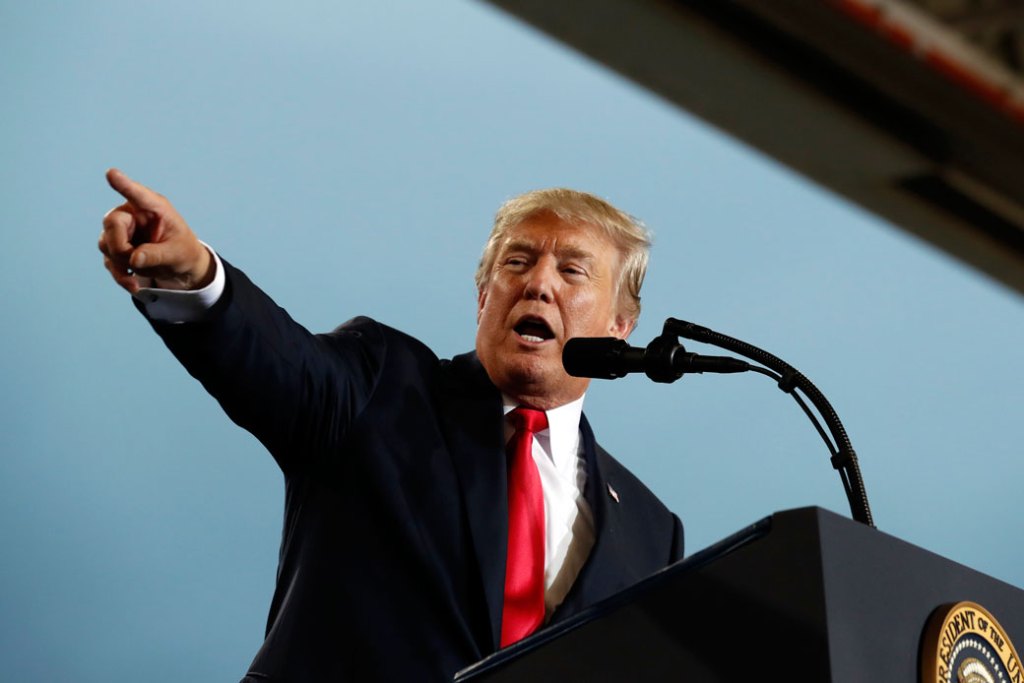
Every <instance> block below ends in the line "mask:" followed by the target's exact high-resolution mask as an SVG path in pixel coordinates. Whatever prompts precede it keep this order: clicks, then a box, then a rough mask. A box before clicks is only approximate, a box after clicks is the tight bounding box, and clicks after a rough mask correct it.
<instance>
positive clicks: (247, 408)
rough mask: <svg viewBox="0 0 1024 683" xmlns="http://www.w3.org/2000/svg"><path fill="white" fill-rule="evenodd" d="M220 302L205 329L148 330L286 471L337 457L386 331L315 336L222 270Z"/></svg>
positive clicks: (354, 328)
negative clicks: (222, 288)
mask: <svg viewBox="0 0 1024 683" xmlns="http://www.w3.org/2000/svg"><path fill="white" fill-rule="evenodd" d="M222 262H223V265H224V269H225V275H226V277H227V281H226V287H225V291H224V294H223V296H222V297H221V298H220V300H219V301H218V302H217V304H216V305H215V306H214V307H213V308H212V309H211V310H210V312H209V314H208V315H207V316H206V317H205V318H204V319H203V320H202V321H199V322H193V323H184V324H168V323H161V322H157V321H150V322H151V324H152V325H153V328H154V329H155V330H156V332H157V333H158V334H159V335H160V337H161V338H162V339H163V341H164V343H165V344H166V345H167V347H168V348H169V349H170V350H171V352H172V353H173V354H174V356H175V357H176V358H177V359H178V360H179V361H180V362H181V363H182V364H183V365H184V366H185V368H186V369H187V370H188V372H189V373H190V374H191V375H192V376H193V377H195V378H196V379H198V380H199V381H200V382H201V383H202V385H203V386H204V387H205V388H206V390H207V391H208V392H209V393H210V394H211V395H212V396H213V397H214V398H215V399H217V401H218V402H219V403H220V404H221V406H222V407H223V408H224V410H225V412H226V413H227V414H228V416H229V417H230V418H231V419H232V420H233V421H234V422H235V423H237V424H238V425H240V426H241V427H243V428H245V429H247V430H248V431H249V432H251V433H252V434H253V435H254V436H256V438H258V439H259V440H260V441H261V442H262V443H263V444H264V446H266V447H267V449H268V450H269V451H270V452H271V454H273V456H274V458H275V459H276V460H277V461H278V464H279V465H280V466H281V468H282V469H284V470H285V471H286V472H287V471H288V470H289V469H290V468H293V467H297V466H300V465H301V464H302V463H303V462H304V461H306V460H307V459H310V458H323V457H330V455H331V454H333V453H337V451H338V449H337V446H338V444H339V443H340V441H341V440H342V439H343V438H344V436H345V433H346V430H347V428H348V426H349V425H350V424H351V423H352V421H353V420H354V419H355V418H356V417H357V416H358V415H359V413H360V411H361V410H362V409H363V407H364V406H365V405H366V403H367V402H368V401H369V399H370V397H371V396H372V394H373V391H374V389H375V387H376V383H377V379H378V377H379V371H380V369H381V367H382V364H383V362H384V358H385V356H386V354H387V344H386V341H385V335H384V333H383V330H382V329H381V326H380V325H379V324H377V323H375V322H374V321H372V320H369V319H367V318H357V319H354V320H352V321H349V322H348V323H346V324H345V325H342V326H341V327H339V328H337V329H336V330H334V331H333V332H331V333H329V334H323V335H317V334H312V333H310V332H309V331H307V330H306V329H305V328H304V327H303V326H301V325H299V324H298V323H296V322H295V321H294V320H292V318H291V317H290V316H289V315H288V313H287V312H286V311H285V310H284V309H282V308H280V307H279V306H277V305H276V304H275V303H274V302H273V301H272V300H271V299H270V297H268V296H267V295H266V294H265V293H264V292H263V291H261V290H260V289H259V288H258V287H257V286H256V285H254V284H253V283H252V282H251V281H250V280H249V278H248V277H246V276H245V274H244V273H242V272H241V271H240V270H238V269H237V268H234V267H233V266H231V264H229V263H228V262H227V261H223V260H222Z"/></svg>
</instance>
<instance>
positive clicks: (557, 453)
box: [501, 394, 586, 469]
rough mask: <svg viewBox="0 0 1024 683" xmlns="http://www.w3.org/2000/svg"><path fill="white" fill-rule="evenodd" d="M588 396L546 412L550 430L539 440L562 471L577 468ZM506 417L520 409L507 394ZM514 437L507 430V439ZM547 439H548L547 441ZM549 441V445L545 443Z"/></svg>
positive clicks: (505, 399)
mask: <svg viewBox="0 0 1024 683" xmlns="http://www.w3.org/2000/svg"><path fill="white" fill-rule="evenodd" d="M585 398H586V394H584V395H583V396H580V397H579V398H578V399H576V400H575V401H572V402H570V403H566V404H565V405H562V406H558V407H557V408H552V409H551V410H545V411H544V412H545V414H546V415H547V417H548V428H547V429H546V430H544V431H542V432H540V433H538V434H537V440H538V441H540V442H541V445H542V446H543V447H545V448H544V450H545V451H546V452H547V454H548V455H549V456H550V457H551V458H552V459H553V460H554V462H555V465H556V466H557V467H558V468H559V469H561V467H562V466H563V465H564V466H569V465H571V466H573V467H575V462H576V455H577V451H578V450H579V438H580V418H581V416H582V415H583V399H585ZM501 403H502V411H503V414H504V415H508V414H509V413H510V412H512V411H513V410H515V409H516V408H518V407H519V405H520V404H519V403H518V402H517V401H516V400H514V399H512V398H511V397H509V396H506V395H505V394H502V395H501ZM506 424H507V423H506ZM511 435H512V431H511V428H507V429H506V438H507V437H510V436H511ZM545 437H547V438H546V439H545ZM545 441H547V443H544V442H545Z"/></svg>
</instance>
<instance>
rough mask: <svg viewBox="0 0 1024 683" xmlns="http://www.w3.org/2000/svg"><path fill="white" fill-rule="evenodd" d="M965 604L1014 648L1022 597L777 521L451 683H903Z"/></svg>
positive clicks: (848, 526)
mask: <svg viewBox="0 0 1024 683" xmlns="http://www.w3.org/2000/svg"><path fill="white" fill-rule="evenodd" d="M965 600H966V601H972V602H974V603H978V604H979V605H982V606H984V607H985V608H987V609H988V611H989V612H991V613H992V616H995V617H996V619H997V620H998V622H999V624H1000V625H1001V626H1002V628H1003V630H1004V631H1005V633H1006V634H1008V636H1009V639H1010V640H1011V641H1013V642H1015V643H1018V644H1020V643H1024V591H1021V590H1020V589H1018V588H1015V587H1013V586H1011V585H1009V584H1007V583H1004V582H1002V581H998V580H996V579H994V578H992V577H989V576H986V575H984V574H981V573H980V572H976V571H974V570H972V569H970V568H968V567H965V566H963V565H960V564H957V563H955V562H952V561H950V560H947V559H945V558H943V557H940V556H938V555H935V554H934V553H931V552H928V551H926V550H923V549H921V548H918V547H915V546H913V545H910V544H909V543H906V542H904V541H901V540H899V539H897V538H894V537H892V536H889V535H887V534H885V533H883V532H880V531H878V530H877V529H872V528H870V527H868V526H865V525H863V524H860V523H857V522H854V521H852V520H849V519H847V518H845V517H841V516H839V515H836V514H834V513H831V512H828V511H826V510H822V509H820V508H802V509H798V510H789V511H785V512H779V513H776V514H774V515H772V516H771V517H768V518H765V519H763V520H761V521H759V522H757V523H755V524H752V525H751V526H749V527H747V528H746V529H743V530H741V531H739V532H738V533H736V534H734V535H733V536H731V537H729V538H727V539H725V540H723V541H721V542H719V543H717V544H715V545H713V546H711V547H709V548H707V549H705V550H703V551H701V552H699V553H697V554H695V555H692V556H690V557H689V558H686V559H684V560H682V561H680V562H678V563H676V564H674V565H672V566H670V567H667V568H665V569H663V570H662V571H660V572H658V573H657V574H654V575H653V576H651V577H649V578H648V579H645V580H644V581H642V582H641V583H639V584H637V585H635V586H633V587H631V588H630V589H628V590H626V591H624V592H622V593H620V594H618V595H616V596H613V597H612V598H610V599H608V600H606V601H603V602H601V603H599V604H597V605H594V606H592V607H590V608H589V609H587V610H585V611H584V612H582V613H580V614H578V615H575V616H574V617H572V618H571V619H568V620H566V621H563V622H559V623H556V624H554V625H552V626H550V627H548V628H546V629H544V630H542V631H540V632H538V633H537V634H535V635H534V636H531V637H530V638H527V639H526V640H524V641H521V642H520V643H517V644H516V645H514V646H512V647H510V648H507V649H505V650H502V651H500V652H498V653H495V654H494V655H491V656H490V657H488V658H486V659H484V660H482V661H481V662H478V663H477V664H475V665H473V666H471V667H469V668H467V669H465V670H463V671H461V672H459V674H458V675H457V676H456V679H455V680H456V681H457V682H458V683H470V682H472V683H478V682H479V683H483V682H487V683H512V682H524V681H586V682H588V683H589V682H592V681H594V682H600V681H685V682H686V683H704V682H708V683H711V682H714V683H718V682H726V681H728V682H732V681H755V680H789V681H815V682H817V681H831V682H834V683H864V682H866V681H870V682H872V683H885V682H888V681H892V682H894V683H895V682H897V681H899V682H900V683H912V682H916V681H920V680H921V672H920V664H919V661H920V658H921V647H922V641H923V639H924V632H925V629H926V626H927V624H928V622H929V619H930V617H931V616H932V615H933V613H934V612H936V610H937V609H938V608H940V607H941V606H943V605H948V604H950V603H957V602H960V601H965ZM1012 673H1013V672H1011V674H1012ZM1016 673H1018V675H1019V673H1020V672H1019V671H1018V672H1016ZM953 680H956V676H955V675H954V678H953ZM1009 680H1011V681H1012V680H1019V679H1015V678H1014V677H1013V675H1011V676H1010V677H1009Z"/></svg>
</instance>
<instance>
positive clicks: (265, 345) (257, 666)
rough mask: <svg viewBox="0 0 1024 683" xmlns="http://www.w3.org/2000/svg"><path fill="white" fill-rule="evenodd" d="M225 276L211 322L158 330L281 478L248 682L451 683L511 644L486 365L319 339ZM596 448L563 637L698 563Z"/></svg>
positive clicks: (471, 358) (398, 346)
mask: <svg viewBox="0 0 1024 683" xmlns="http://www.w3.org/2000/svg"><path fill="white" fill-rule="evenodd" d="M224 267H225V271H226V275H227V289H226V291H225V293H224V296H223V297H222V298H221V300H220V301H219V302H218V303H217V305H216V306H215V308H214V309H213V310H212V311H211V312H210V315H209V317H208V318H207V319H205V320H204V321H202V322H198V323H188V324H183V325H169V324H161V323H154V328H155V329H156V330H157V332H158V333H159V334H160V336H161V337H162V338H163V339H164V341H165V342H166V343H167V345H168V347H169V348H170V349H171V351H172V352H173V353H174V354H175V356H176V357H177V358H178V359H179V360H180V361H181V362H182V363H183V364H184V366H185V367H186V368H187V369H188V371H189V372H190V373H191V374H192V375H193V376H194V377H196V378H197V379H198V380H199V381H200V382H202V383H203V385H204V386H205V387H206V389H207V390H208V391H209V392H210V393H211V394H212V395H213V396H214V397H215V398H216V399H217V400H218V401H219V402H220V403H221V405H222V406H223V407H224V409H225V411H226V412H227V414H228V415H229V416H230V417H231V419H233V420H234V421H235V422H237V423H238V424H239V425H241V426H242V427H244V428H245V429H248V430H249V431H251V432H252V433H253V434H254V435H255V436H256V437H257V438H258V439H259V440H260V441H261V442H262V443H263V444H264V445H265V446H266V447H267V449H268V450H269V451H270V452H271V453H272V454H273V456H274V458H275V459H276V460H277V462H278V464H279V465H280V467H281V470H282V471H283V472H284V476H285V519H284V531H283V538H282V542H281V550H280V564H279V569H278V576H277V587H276V590H275V593H274V597H273V601H272V604H271V607H270V614H269V617H268V623H267V631H266V640H265V641H264V644H263V646H262V648H261V649H260V651H259V652H258V653H257V655H256V657H255V659H254V660H253V662H252V665H251V667H250V670H249V672H248V674H247V675H246V677H245V678H244V679H243V680H244V681H253V682H255V681H289V682H296V681H348V680H358V681H367V680H383V681H450V680H451V678H452V676H453V675H454V674H455V672H456V671H458V670H459V669H461V668H463V667H465V666H467V665H469V664H471V663H473V662H475V661H477V660H479V659H481V658H482V657H484V656H486V655H488V654H490V653H492V652H494V651H495V650H497V649H498V642H499V636H500V632H501V609H502V594H503V586H504V573H505V554H506V533H507V531H506V527H507V500H506V466H505V455H504V452H505V448H504V433H503V426H502V425H503V422H502V405H501V395H500V393H499V392H498V390H497V389H496V388H495V387H494V386H493V385H492V384H491V383H490V381H489V380H488V378H487V375H486V373H485V372H484V370H483V368H482V366H481V365H480V362H479V361H478V360H477V358H476V356H475V354H466V355H463V356H458V357H456V358H454V359H452V360H450V361H447V360H439V359H438V358H437V357H436V356H435V355H434V354H433V353H432V352H431V351H430V350H429V349H428V348H427V347H426V346H424V345H423V344H421V343H420V342H418V341H416V340H415V339H413V338H411V337H409V336H408V335H405V334H403V333H401V332H399V331H397V330H394V329H392V328H389V327H387V326H385V325H382V324H380V323H378V322H375V321H373V320H370V319H368V318H356V319H354V320H351V321H349V322H348V323H346V324H344V325H342V326H341V327H339V328H337V329H336V330H334V331H333V332H331V333H329V334H323V335H314V334H310V333H309V332H307V331H306V330H305V329H304V328H303V327H301V326H300V325H298V324H297V323H295V322H294V321H292V320H291V318H290V317H289V316H288V314H287V313H285V312H284V310H282V309H281V308H279V307H277V306H276V305H275V304H274V303H273V302H272V301H271V300H270V299H269V298H268V297H267V296H266V295H265V294H263V292H261V291H260V290H259V289H258V288H257V287H256V286H255V285H253V284H252V283H251V282H250V281H249V280H248V278H246V276H245V275H244V274H242V273H241V272H240V271H239V270H237V269H235V268H233V267H232V266H231V265H230V264H227V263H225V266H224ZM581 432H582V437H583V444H584V448H585V451H586V462H587V484H586V491H585V495H586V497H587V500H588V501H589V503H590V505H591V508H592V510H593V513H594V519H595V527H596V528H595V532H596V533H595V535H596V540H595V544H594V547H593V549H592V551H591V554H590V557H589V559H588V561H587V563H586V565H585V566H584V567H583V569H582V571H581V572H580V575H579V577H578V578H577V580H576V582H575V584H574V586H573V587H572V589H571V591H570V592H569V594H568V595H567V596H566V599H565V601H564V603H563V604H562V605H561V606H560V607H559V609H558V610H557V612H556V613H555V614H554V615H553V617H552V619H553V621H557V620H559V619H564V618H565V617H566V616H569V615H571V614H574V613H577V612H579V611H580V610H581V609H582V608H584V607H586V606H588V605H591V604H593V603H594V602H597V601H599V600H601V599H603V598H606V597H608V596H610V595H612V594H614V593H616V592H618V591H620V590H622V589H623V588H626V587H627V586H629V585H631V584H633V583H635V582H637V581H638V580H640V579H642V578H644V577H645V576H647V575H649V574H651V573H653V572H654V571H656V570H658V569H660V568H662V567H664V566H666V565H668V564H670V563H671V562H673V561H675V560H677V559H679V558H680V557H681V556H682V551H683V534H682V525H681V524H680V522H679V519H678V518H677V517H676V516H675V515H673V514H672V513H670V512H669V511H668V510H667V509H666V508H665V507H664V506H663V505H662V504H661V502H660V501H658V500H657V498H656V497H655V496H654V495H653V494H652V493H651V492H650V491H649V490H648V489H647V488H646V487H645V486H644V485H643V484H642V483H640V481H639V480H637V479H636V478H635V477H634V476H633V475H631V474H630V473H629V472H628V471H627V470H626V469H625V468H624V467H623V466H622V465H620V464H619V463H618V462H616V461H615V460H614V459H613V458H612V457H611V456H610V455H609V454H608V453H606V452H605V451H604V450H603V449H602V448H600V447H599V446H598V445H597V444H596V442H595V441H594V436H593V433H592V432H591V429H590V427H589V425H588V424H587V422H586V419H585V418H584V419H583V421H582V424H581ZM610 491H614V492H615V493H614V495H612V494H611V493H610Z"/></svg>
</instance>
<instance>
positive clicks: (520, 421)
mask: <svg viewBox="0 0 1024 683" xmlns="http://www.w3.org/2000/svg"><path fill="white" fill-rule="evenodd" d="M509 418H510V419H511V421H512V426H513V427H515V430H516V433H517V434H519V433H527V434H536V433H537V432H543V431H544V430H545V429H547V428H548V416H547V413H545V412H544V411H543V410H537V409H536V408H523V407H519V408H516V409H515V410H513V411H512V412H511V413H509Z"/></svg>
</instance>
